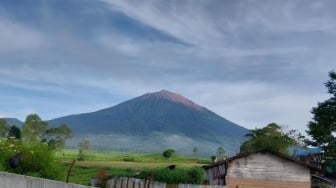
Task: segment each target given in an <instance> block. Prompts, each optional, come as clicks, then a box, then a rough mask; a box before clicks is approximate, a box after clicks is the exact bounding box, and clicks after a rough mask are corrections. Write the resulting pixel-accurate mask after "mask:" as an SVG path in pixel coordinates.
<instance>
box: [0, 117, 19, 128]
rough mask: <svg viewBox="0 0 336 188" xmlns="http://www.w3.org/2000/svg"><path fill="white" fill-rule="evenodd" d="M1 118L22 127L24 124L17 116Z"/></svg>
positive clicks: (9, 123)
mask: <svg viewBox="0 0 336 188" xmlns="http://www.w3.org/2000/svg"><path fill="white" fill-rule="evenodd" d="M1 119H5V120H6V121H7V124H8V125H10V126H12V125H16V126H17V127H21V126H22V125H23V122H22V121H20V120H18V119H16V118H1Z"/></svg>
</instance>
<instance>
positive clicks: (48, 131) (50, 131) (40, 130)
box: [22, 114, 72, 149]
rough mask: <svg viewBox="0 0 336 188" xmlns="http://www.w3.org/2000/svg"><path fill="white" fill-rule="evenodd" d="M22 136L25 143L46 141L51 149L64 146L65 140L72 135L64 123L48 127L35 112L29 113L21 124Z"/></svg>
mask: <svg viewBox="0 0 336 188" xmlns="http://www.w3.org/2000/svg"><path fill="white" fill-rule="evenodd" d="M22 137H23V141H24V142H25V143H27V144H32V143H38V142H46V143H47V144H48V145H49V146H50V147H51V148H52V149H60V148H63V147H64V146H65V142H66V140H67V139H69V138H71V137H72V133H71V129H70V128H69V127H68V126H67V125H65V124H63V125H61V126H59V127H49V125H48V123H47V122H46V121H43V120H42V119H41V118H40V117H39V116H38V115H37V114H30V115H28V116H27V118H26V120H25V122H24V124H23V128H22Z"/></svg>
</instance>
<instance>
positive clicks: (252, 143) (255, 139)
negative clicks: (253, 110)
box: [240, 123, 298, 154]
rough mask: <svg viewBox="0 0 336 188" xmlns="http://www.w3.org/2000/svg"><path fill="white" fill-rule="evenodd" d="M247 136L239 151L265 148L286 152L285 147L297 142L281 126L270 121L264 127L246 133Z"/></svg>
mask: <svg viewBox="0 0 336 188" xmlns="http://www.w3.org/2000/svg"><path fill="white" fill-rule="evenodd" d="M246 136H247V137H249V139H248V140H247V141H245V142H244V143H243V144H242V145H241V146H240V151H241V152H246V151H256V150H262V149H267V150H271V151H277V152H281V153H285V154H287V148H288V147H289V146H291V145H296V144H298V143H297V142H296V140H295V139H294V138H292V137H291V136H290V134H287V133H284V132H283V130H282V129H281V126H279V125H277V124H276V123H270V124H268V125H267V126H266V127H264V128H261V129H259V128H256V129H254V130H251V133H249V134H247V135H246Z"/></svg>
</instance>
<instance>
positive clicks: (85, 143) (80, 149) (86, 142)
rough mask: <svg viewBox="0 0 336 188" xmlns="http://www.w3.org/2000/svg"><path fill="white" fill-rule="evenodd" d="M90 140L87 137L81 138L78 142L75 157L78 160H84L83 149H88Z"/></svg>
mask: <svg viewBox="0 0 336 188" xmlns="http://www.w3.org/2000/svg"><path fill="white" fill-rule="evenodd" d="M90 145H91V143H90V140H89V139H87V138H82V140H81V141H80V142H79V143H78V156H77V159H78V160H79V161H84V160H85V154H84V152H85V150H88V149H89V148H90Z"/></svg>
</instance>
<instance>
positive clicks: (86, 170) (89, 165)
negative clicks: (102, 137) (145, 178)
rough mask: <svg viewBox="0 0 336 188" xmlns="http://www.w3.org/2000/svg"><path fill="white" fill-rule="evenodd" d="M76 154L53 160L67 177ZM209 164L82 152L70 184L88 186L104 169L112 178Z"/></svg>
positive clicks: (60, 155)
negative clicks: (153, 170)
mask: <svg viewBox="0 0 336 188" xmlns="http://www.w3.org/2000/svg"><path fill="white" fill-rule="evenodd" d="M77 153H78V150H76V149H65V150H63V151H60V152H57V154H56V156H57V159H58V161H59V162H60V166H61V167H62V169H63V170H64V174H65V176H66V174H67V171H68V168H69V166H70V164H71V162H72V161H73V160H76V159H77ZM209 162H210V161H208V160H199V159H198V160H197V159H193V158H191V157H186V156H180V155H174V156H173V157H172V158H170V159H166V158H164V157H163V156H162V154H136V153H129V152H119V151H102V150H101V151H98V150H87V151H85V160H84V161H76V162H75V165H74V167H73V169H72V171H71V175H70V182H71V183H77V184H82V185H89V183H90V180H91V178H92V177H95V176H97V173H98V172H99V170H101V169H105V170H106V172H107V174H108V175H111V176H118V177H120V176H129V177H133V176H134V175H135V173H136V172H141V171H143V170H151V169H155V168H163V167H168V166H169V165H176V167H177V168H192V167H195V166H203V165H205V164H208V163H209Z"/></svg>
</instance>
